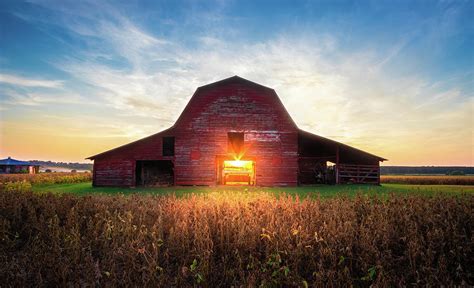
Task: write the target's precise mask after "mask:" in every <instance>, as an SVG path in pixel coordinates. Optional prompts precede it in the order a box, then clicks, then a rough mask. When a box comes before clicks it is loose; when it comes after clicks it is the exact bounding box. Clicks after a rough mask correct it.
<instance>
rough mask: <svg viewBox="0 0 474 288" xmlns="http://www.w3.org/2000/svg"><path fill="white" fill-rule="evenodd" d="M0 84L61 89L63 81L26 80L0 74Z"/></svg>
mask: <svg viewBox="0 0 474 288" xmlns="http://www.w3.org/2000/svg"><path fill="white" fill-rule="evenodd" d="M0 83H5V84H10V85H15V86H22V87H42V88H60V87H62V86H63V81H59V80H43V79H32V78H25V77H21V76H17V75H12V74H0Z"/></svg>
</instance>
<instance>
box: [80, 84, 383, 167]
mask: <svg viewBox="0 0 474 288" xmlns="http://www.w3.org/2000/svg"><path fill="white" fill-rule="evenodd" d="M236 82H239V83H244V84H245V85H248V86H252V87H255V88H257V89H261V90H265V91H266V93H265V94H266V95H268V97H272V98H274V99H273V100H274V102H275V108H276V109H277V110H278V112H279V113H282V114H283V115H284V117H285V118H286V119H285V120H286V121H288V122H289V123H290V125H292V126H294V128H295V129H297V130H298V134H299V141H300V146H302V147H300V148H301V149H302V150H314V149H319V150H321V149H323V150H324V149H326V150H331V151H332V150H334V149H337V148H339V149H340V151H341V153H343V154H345V155H347V157H349V158H354V159H374V160H377V161H386V160H387V159H385V158H383V157H380V156H377V155H373V154H371V153H368V152H365V151H362V150H360V149H357V148H354V147H351V146H349V145H346V144H343V143H340V142H337V141H334V140H331V139H328V138H325V137H322V136H319V135H316V134H313V133H310V132H307V131H304V130H302V129H299V128H298V127H297V125H296V123H295V122H294V121H293V119H292V118H291V116H290V114H289V113H288V111H287V110H286V108H285V106H284V105H283V103H282V102H281V100H280V98H279V97H278V95H277V93H276V92H275V90H274V89H272V88H269V87H266V86H263V85H261V84H258V83H255V82H253V81H250V80H247V79H244V78H242V77H239V76H233V77H230V78H226V79H223V80H220V81H217V82H214V83H210V84H207V85H204V86H200V87H198V88H197V89H196V91H195V92H194V94H193V96H192V97H191V99H190V100H189V102H188V104H187V105H186V106H185V108H184V110H183V111H182V112H181V114H180V116H179V117H178V119H177V120H176V122H175V124H174V125H173V126H171V127H170V128H168V129H165V130H163V131H160V132H158V133H156V134H153V135H151V136H148V137H145V138H142V139H140V140H137V141H134V142H131V143H128V144H125V145H123V146H120V147H117V148H114V149H111V150H108V151H105V152H102V153H99V154H96V155H93V156H90V157H88V158H87V159H91V160H94V159H96V158H98V157H101V156H104V155H107V154H109V153H115V152H117V153H119V152H120V151H121V150H123V149H127V148H130V147H133V146H137V145H140V144H145V143H146V142H147V141H149V140H151V139H153V138H154V137H161V136H162V135H163V134H169V133H172V132H173V129H175V127H176V126H178V125H180V123H181V122H183V121H185V118H186V117H187V115H189V114H191V113H192V112H193V110H196V109H201V107H202V105H206V99H201V97H202V96H201V95H202V93H201V92H203V91H205V90H211V89H213V88H216V87H218V86H225V85H227V84H230V83H236ZM223 97H226V96H225V95H223ZM301 149H300V151H301Z"/></svg>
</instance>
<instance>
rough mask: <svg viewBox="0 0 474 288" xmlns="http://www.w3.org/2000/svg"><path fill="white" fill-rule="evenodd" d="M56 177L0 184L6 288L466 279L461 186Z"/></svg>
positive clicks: (473, 250) (468, 190)
mask: <svg viewBox="0 0 474 288" xmlns="http://www.w3.org/2000/svg"><path fill="white" fill-rule="evenodd" d="M64 176H67V175H64ZM42 177H43V178H44V177H46V176H42ZM55 179H56V180H54V181H56V182H55V183H51V181H52V180H47V179H46V178H44V181H43V182H44V183H41V181H39V180H37V179H36V180H35V181H32V182H33V184H31V183H30V182H28V181H27V180H28V179H19V181H11V180H10V181H3V182H2V183H3V184H2V186H1V189H2V190H1V192H0V216H1V217H0V239H1V241H0V278H1V279H3V281H4V283H7V286H12V287H17V286H71V285H77V284H78V283H79V284H80V285H83V286H155V287H156V286H158V287H169V286H174V287H230V286H243V287H255V286H260V287H312V286H351V285H352V286H362V287H368V286H371V285H374V286H400V285H401V286H412V285H419V286H442V285H444V286H457V285H472V284H473V283H474V271H473V268H472V267H474V261H473V259H474V258H473V257H472V255H473V254H474V244H473V237H474V236H473V234H472V232H473V231H472V227H473V224H474V221H473V220H474V215H473V207H474V187H473V186H470V185H418V184H416V185H415V184H382V185H381V186H372V185H341V186H326V185H320V186H306V187H243V186H240V187H223V186H221V187H163V188H151V187H150V188H106V187H97V188H93V187H92V185H91V183H90V180H88V179H87V178H80V179H82V180H79V178H77V177H72V178H71V177H69V178H64V179H62V180H58V178H55ZM66 179H67V180H66ZM68 181H69V182H71V183H68ZM81 181H82V182H81ZM77 182H79V183H77Z"/></svg>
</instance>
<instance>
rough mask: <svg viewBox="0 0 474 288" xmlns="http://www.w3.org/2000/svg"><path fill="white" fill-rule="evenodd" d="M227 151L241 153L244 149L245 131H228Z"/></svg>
mask: <svg viewBox="0 0 474 288" xmlns="http://www.w3.org/2000/svg"><path fill="white" fill-rule="evenodd" d="M227 139H228V141H227V152H229V153H236V154H240V152H241V151H243V150H244V133H243V132H229V133H227Z"/></svg>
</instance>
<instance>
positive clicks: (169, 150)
mask: <svg viewBox="0 0 474 288" xmlns="http://www.w3.org/2000/svg"><path fill="white" fill-rule="evenodd" d="M163 156H174V137H163Z"/></svg>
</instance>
